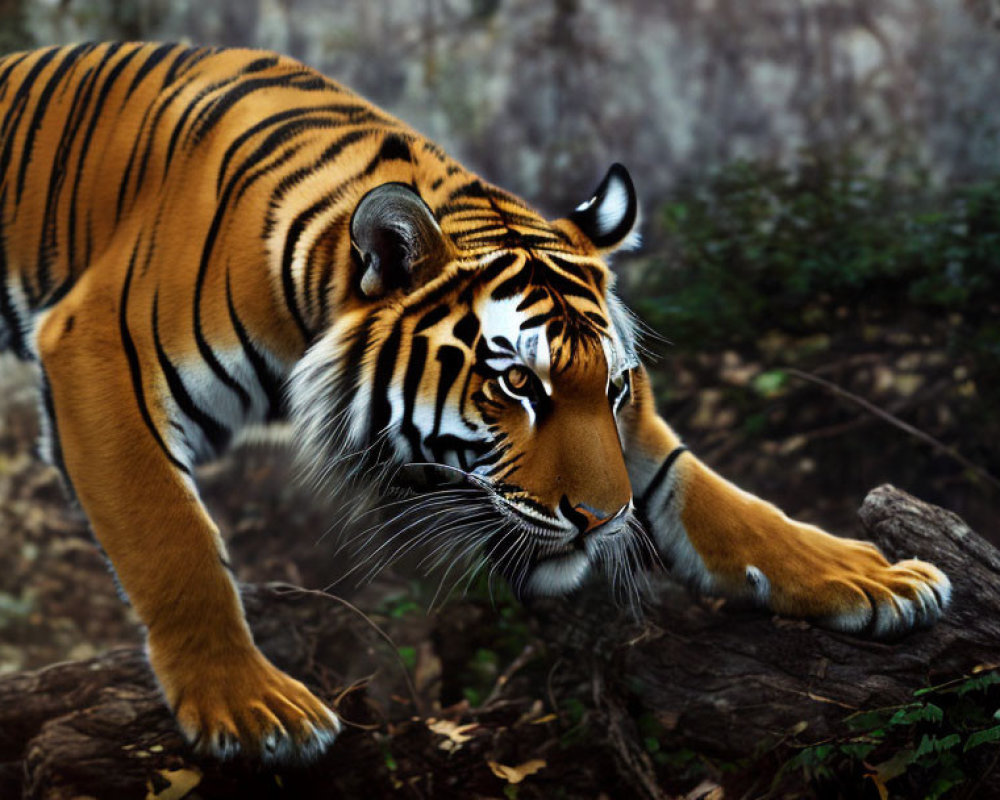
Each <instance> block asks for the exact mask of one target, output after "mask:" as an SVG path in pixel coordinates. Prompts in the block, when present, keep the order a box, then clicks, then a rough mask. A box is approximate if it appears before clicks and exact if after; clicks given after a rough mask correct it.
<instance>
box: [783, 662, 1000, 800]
mask: <svg viewBox="0 0 1000 800" xmlns="http://www.w3.org/2000/svg"><path fill="white" fill-rule="evenodd" d="M914 696H915V697H916V698H917V699H916V700H915V701H914V702H912V703H907V704H906V705H904V706H894V707H889V708H877V709H873V710H871V711H865V712H859V713H856V714H853V715H851V716H850V717H848V718H847V720H846V723H847V726H848V728H849V729H850V730H851V731H852V732H853V735H851V736H850V737H847V738H845V739H843V740H839V741H830V742H823V743H820V744H814V745H809V746H807V747H803V748H802V749H801V750H799V751H798V752H797V753H796V754H795V755H794V756H793V757H792V758H790V759H789V760H788V761H787V762H786V763H785V764H784V766H783V767H782V769H781V771H780V773H779V775H778V778H777V779H776V783H777V781H779V780H781V779H783V778H787V777H788V776H789V775H792V774H794V775H798V776H800V777H801V778H803V779H805V780H806V781H808V782H809V783H810V784H812V785H813V786H814V787H815V788H817V789H820V788H821V787H823V786H825V785H827V784H833V783H839V785H841V786H843V785H844V776H851V779H852V780H853V781H854V782H855V785H856V786H857V787H858V788H857V793H858V794H859V795H860V793H861V789H860V786H859V784H860V783H861V782H862V781H865V780H867V781H871V782H872V783H874V784H875V786H876V787H877V788H878V790H879V792H880V793H882V792H884V794H883V795H882V796H883V797H889V796H893V795H896V794H898V795H899V796H903V797H909V796H920V797H925V798H929V800H936V798H939V797H944V796H946V795H947V794H948V792H950V791H951V790H952V789H954V788H955V787H958V786H963V787H967V786H968V784H969V783H970V782H971V783H973V784H974V783H975V781H976V780H977V779H978V776H979V775H981V774H982V773H983V770H984V766H985V764H987V763H988V762H989V761H990V760H991V759H992V758H993V757H994V755H995V750H993V751H992V752H990V753H987V751H990V750H991V748H989V747H986V748H983V747H982V746H983V745H994V746H995V745H996V744H997V743H998V742H1000V724H998V720H1000V671H998V670H996V669H992V670H987V671H984V672H982V673H981V674H979V675H976V676H974V677H968V678H963V679H961V680H958V681H952V682H950V683H948V684H944V685H941V686H934V687H930V688H928V689H921V690H919V691H918V692H915V693H914Z"/></svg>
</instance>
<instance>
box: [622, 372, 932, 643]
mask: <svg viewBox="0 0 1000 800" xmlns="http://www.w3.org/2000/svg"><path fill="white" fill-rule="evenodd" d="M633 393H634V394H633V401H632V403H631V404H629V405H628V406H627V407H626V408H624V409H623V411H622V417H621V421H620V424H619V428H620V431H621V435H622V444H623V447H624V450H625V458H626V463H627V467H628V471H629V476H630V478H631V481H632V488H633V492H634V494H635V498H636V504H637V506H638V507H639V508H640V510H641V512H642V513H643V514H644V515H645V517H646V519H647V524H648V525H649V527H650V532H651V534H652V536H653V538H654V540H655V542H656V546H657V549H658V550H659V552H660V553H661V555H662V556H663V560H664V562H665V563H666V564H667V565H668V566H669V567H670V568H671V569H672V571H673V572H674V574H675V575H676V576H677V577H679V578H680V579H682V580H684V581H686V582H687V583H689V584H690V585H692V586H694V587H696V588H698V589H700V590H703V591H710V592H717V593H719V594H724V595H727V596H731V597H745V598H749V599H751V600H753V601H755V602H757V603H758V604H760V605H763V606H766V607H768V608H770V609H772V610H773V611H776V612H778V613H780V614H788V615H790V616H795V617H811V618H815V619H817V620H818V621H820V622H821V623H822V624H824V625H826V626H828V627H831V628H836V629H839V630H844V631H850V632H855V633H864V634H869V635H873V636H886V635H891V634H895V633H899V632H902V631H905V630H907V629H909V628H912V627H915V626H922V625H928V624H930V623H932V622H934V621H935V620H936V619H937V618H938V617H939V616H940V615H941V613H942V611H943V609H944V608H945V607H946V606H947V604H948V599H949V595H950V592H951V584H950V583H949V581H948V578H947V577H946V576H945V575H944V574H943V573H942V572H941V571H940V570H939V569H937V568H936V567H935V566H933V565H932V564H929V563H927V562H923V561H917V560H908V561H900V562H898V563H896V564H890V563H889V562H888V561H887V560H886V559H885V557H884V556H883V555H882V554H881V553H880V552H879V550H878V548H877V547H875V546H874V545H873V544H870V543H867V542H859V541H854V540H851V539H841V538H838V537H836V536H831V535H830V534H828V533H826V532H824V531H822V530H820V529H819V528H817V527H815V526H813V525H806V524H803V523H800V522H796V521H795V520H792V519H789V518H788V517H787V516H785V514H783V513H782V512H781V511H780V510H779V509H777V508H775V507H774V506H773V505H771V504H770V503H767V502H765V501H763V500H761V499H760V498H758V497H755V496H754V495H751V494H749V493H747V492H744V491H742V490H741V489H739V488H737V487H736V486H734V485H733V484H731V483H729V482H728V481H726V480H725V479H724V478H722V477H720V476H719V475H718V474H716V473H715V472H713V471H712V470H711V469H710V468H709V467H707V466H706V465H705V464H703V463H702V462H701V461H699V460H698V459H697V458H696V457H695V456H694V455H692V454H691V453H690V452H689V451H688V450H687V449H686V448H684V447H683V446H682V444H681V441H680V439H679V438H678V436H677V435H676V434H675V433H674V432H673V431H672V430H671V429H670V427H669V426H668V425H667V423H666V422H664V421H663V419H662V418H661V417H659V416H658V415H657V413H656V410H655V408H654V404H653V397H652V392H651V390H650V386H649V380H648V376H647V375H646V373H645V371H644V370H641V369H640V370H637V372H636V374H635V378H634V381H633Z"/></svg>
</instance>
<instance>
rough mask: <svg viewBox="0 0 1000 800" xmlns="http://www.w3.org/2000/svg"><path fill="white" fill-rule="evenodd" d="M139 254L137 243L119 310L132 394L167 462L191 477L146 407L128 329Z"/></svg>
mask: <svg viewBox="0 0 1000 800" xmlns="http://www.w3.org/2000/svg"><path fill="white" fill-rule="evenodd" d="M138 254H139V244H138V243H136V246H135V248H134V249H133V250H132V256H131V257H130V258H129V262H128V271H127V272H126V273H125V285H124V287H122V294H121V302H120V304H119V309H118V330H119V333H120V335H121V339H122V347H123V348H124V350H125V358H126V359H128V369H129V373H130V374H131V375H132V392H133V394H134V395H135V400H136V403H137V404H138V406H139V413H140V414H141V415H142V421H143V422H145V423H146V427H147V428H148V429H149V432H150V433H151V434H152V435H153V439H154V440H155V441H156V443H157V444H158V445H159V446H160V449H161V450H162V451H163V453H164V454H165V455H166V457H167V460H168V461H170V463H171V464H173V465H174V466H175V467H177V469H179V470H180V471H181V472H183V473H185V474H187V475H190V474H191V470H190V468H188V466H187V465H186V464H184V463H182V462H181V461H180V460H178V459H177V458H176V457H175V456H174V454H173V453H171V452H170V448H168V447H167V443H166V442H165V441H163V437H162V436H161V435H160V431H159V430H157V428H156V425H154V424H153V418H152V417H151V416H150V414H149V408H148V407H147V406H146V392H145V390H144V389H143V386H142V368H141V366H140V364H139V354H138V353H137V352H136V349H135V343H134V342H133V341H132V334H131V333H130V332H129V329H128V294H129V289H131V288H132V274H133V272H134V271H135V260H136V256H137V255H138Z"/></svg>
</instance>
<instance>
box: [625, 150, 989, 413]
mask: <svg viewBox="0 0 1000 800" xmlns="http://www.w3.org/2000/svg"><path fill="white" fill-rule="evenodd" d="M660 221H661V222H662V227H663V229H664V230H663V232H664V233H665V244H664V246H663V247H662V248H660V249H658V250H656V252H655V254H654V255H653V256H651V257H650V259H649V261H648V263H647V268H646V269H645V270H644V273H643V275H642V276H641V279H640V280H641V286H642V293H641V296H639V297H638V298H636V299H635V301H634V302H635V305H636V306H637V307H638V310H639V311H640V313H641V314H642V315H643V316H644V317H645V318H646V319H647V320H648V321H649V322H650V323H651V324H652V326H653V327H654V328H655V329H656V330H658V331H660V332H662V333H663V334H664V335H666V336H667V337H668V338H669V339H670V340H671V341H673V342H675V343H676V344H677V345H678V346H679V347H680V348H682V349H683V348H687V349H691V350H697V351H705V350H717V349H721V348H725V347H734V348H736V349H739V350H742V351H744V352H747V351H753V350H754V349H755V348H756V347H757V344H756V343H757V342H758V340H759V339H760V337H761V336H762V335H763V334H764V333H765V332H767V331H772V330H776V331H780V332H782V333H783V334H785V335H788V336H793V337H807V336H816V335H817V334H827V336H825V337H822V338H820V339H817V340H816V342H817V344H818V345H819V346H821V347H830V346H833V345H836V344H837V342H838V340H843V339H844V337H845V336H849V337H853V338H854V339H856V340H859V341H864V340H865V337H866V335H867V334H868V332H869V330H870V326H871V325H872V324H876V323H882V322H886V321H890V322H894V321H897V320H901V319H904V318H906V319H907V320H908V321H909V322H910V325H909V328H910V330H913V331H916V332H918V333H921V334H925V335H932V336H933V337H934V338H935V340H936V341H942V342H943V343H944V344H945V345H946V346H947V347H948V348H949V349H950V351H951V354H952V355H954V356H959V357H963V358H965V359H967V361H968V363H970V364H971V366H972V367H973V372H974V373H976V374H980V375H986V374H987V373H989V374H993V375H1000V267H998V265H1000V176H994V177H992V178H989V179H987V180H984V181H983V182H982V183H978V184H974V185H963V186H954V187H948V188H943V189H942V188H932V187H930V186H929V185H927V182H926V181H925V180H924V179H923V178H922V177H921V176H920V175H919V174H916V175H914V176H912V177H911V178H910V179H909V180H908V181H907V182H905V183H904V182H901V181H890V180H886V179H876V178H873V177H871V176H869V175H868V174H866V173H865V171H864V170H863V169H862V167H861V166H860V165H859V164H858V163H856V162H855V161H853V160H851V159H846V158H845V159H826V160H824V159H820V158H815V159H812V160H806V161H804V162H803V163H802V164H800V165H799V166H797V167H796V168H794V169H785V168H781V167H776V166H773V165H769V164H762V163H751V162H738V163H735V164H732V165H730V166H728V167H726V168H724V169H722V170H720V171H719V172H717V173H716V174H715V175H714V176H712V177H711V178H710V179H709V180H707V181H705V182H703V183H699V184H697V185H689V186H685V187H682V188H681V189H679V190H678V191H677V192H676V194H675V196H674V198H673V200H672V201H671V202H669V203H668V204H667V205H666V207H665V208H664V210H663V211H662V213H661V217H660ZM787 356H788V354H786V357H787ZM761 379H764V381H765V382H764V383H763V384H758V385H756V386H755V388H756V389H757V390H758V391H760V392H761V393H762V394H768V393H769V392H771V391H773V390H775V389H778V388H780V383H779V382H777V380H778V376H777V375H770V376H769V377H768V378H766V379H765V376H763V375H762V376H760V378H759V380H761ZM984 383H987V382H986V381H984ZM998 383H1000V381H993V382H992V384H993V385H995V384H998ZM995 394H996V398H994V399H996V400H1000V389H996V390H995Z"/></svg>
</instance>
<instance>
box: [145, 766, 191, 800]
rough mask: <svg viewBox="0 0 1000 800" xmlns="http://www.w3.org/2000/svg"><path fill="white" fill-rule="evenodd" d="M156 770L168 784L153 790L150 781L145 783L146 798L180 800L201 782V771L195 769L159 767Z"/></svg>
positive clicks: (149, 799) (147, 799) (150, 799)
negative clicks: (159, 768) (156, 790)
mask: <svg viewBox="0 0 1000 800" xmlns="http://www.w3.org/2000/svg"><path fill="white" fill-rule="evenodd" d="M158 772H159V773H160V777H161V778H163V780H165V781H166V782H167V784H168V785H167V786H165V787H164V788H163V789H160V791H158V792H154V791H153V785H152V783H147V784H146V788H147V789H148V790H149V791H148V792H147V793H146V800H182V798H184V797H187V796H188V794H190V793H191V790H192V789H194V787H195V786H197V785H198V784H199V783H201V772H199V771H198V770H196V769H161V770H158Z"/></svg>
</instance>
